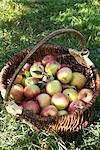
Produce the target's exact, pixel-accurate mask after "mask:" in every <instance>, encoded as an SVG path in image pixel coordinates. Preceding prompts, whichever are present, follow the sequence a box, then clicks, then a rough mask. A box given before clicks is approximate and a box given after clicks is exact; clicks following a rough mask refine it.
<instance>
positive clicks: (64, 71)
mask: <svg viewBox="0 0 100 150" xmlns="http://www.w3.org/2000/svg"><path fill="white" fill-rule="evenodd" d="M57 78H58V80H60V81H61V82H62V83H64V84H65V83H69V82H70V81H71V79H72V70H71V69H70V68H68V67H63V68H61V69H60V70H59V71H58V72H57Z"/></svg>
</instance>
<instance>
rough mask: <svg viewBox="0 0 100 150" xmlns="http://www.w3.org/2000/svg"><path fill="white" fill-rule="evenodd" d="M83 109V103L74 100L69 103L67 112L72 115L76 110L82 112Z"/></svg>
mask: <svg viewBox="0 0 100 150" xmlns="http://www.w3.org/2000/svg"><path fill="white" fill-rule="evenodd" d="M83 108H85V103H84V102H82V101H80V100H76V101H73V102H71V103H70V105H69V107H68V111H69V112H71V113H72V112H75V111H76V110H82V109H83Z"/></svg>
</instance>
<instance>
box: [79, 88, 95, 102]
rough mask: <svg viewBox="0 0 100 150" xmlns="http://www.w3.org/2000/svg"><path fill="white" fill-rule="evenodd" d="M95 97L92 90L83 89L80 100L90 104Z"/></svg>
mask: <svg viewBox="0 0 100 150" xmlns="http://www.w3.org/2000/svg"><path fill="white" fill-rule="evenodd" d="M93 97H94V94H93V92H92V90H91V89H86V88H84V89H81V90H80V92H79V99H80V100H82V101H83V102H85V103H89V102H90V101H91V100H92V99H93Z"/></svg>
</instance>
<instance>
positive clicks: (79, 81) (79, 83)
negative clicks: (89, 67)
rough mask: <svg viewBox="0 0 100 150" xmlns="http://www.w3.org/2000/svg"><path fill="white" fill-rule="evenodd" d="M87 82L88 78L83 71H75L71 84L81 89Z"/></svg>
mask: <svg viewBox="0 0 100 150" xmlns="http://www.w3.org/2000/svg"><path fill="white" fill-rule="evenodd" d="M85 83H86V78H85V76H84V75H83V74H82V73H80V72H73V74H72V80H71V82H70V85H73V86H76V87H77V88H78V89H81V88H83V87H84V85H85Z"/></svg>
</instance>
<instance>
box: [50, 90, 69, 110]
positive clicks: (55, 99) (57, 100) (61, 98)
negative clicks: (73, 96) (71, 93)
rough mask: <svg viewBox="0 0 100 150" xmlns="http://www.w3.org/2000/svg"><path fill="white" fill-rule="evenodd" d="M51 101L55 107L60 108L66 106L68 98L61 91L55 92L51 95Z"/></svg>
mask: <svg viewBox="0 0 100 150" xmlns="http://www.w3.org/2000/svg"><path fill="white" fill-rule="evenodd" d="M51 103H52V104H53V105H54V106H56V108H57V109H59V110H62V109H65V108H66V107H67V106H68V104H69V100H68V99H67V98H66V96H65V95H64V94H63V93H56V94H54V95H53V96H52V98H51Z"/></svg>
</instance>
